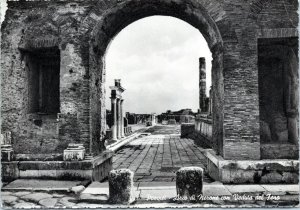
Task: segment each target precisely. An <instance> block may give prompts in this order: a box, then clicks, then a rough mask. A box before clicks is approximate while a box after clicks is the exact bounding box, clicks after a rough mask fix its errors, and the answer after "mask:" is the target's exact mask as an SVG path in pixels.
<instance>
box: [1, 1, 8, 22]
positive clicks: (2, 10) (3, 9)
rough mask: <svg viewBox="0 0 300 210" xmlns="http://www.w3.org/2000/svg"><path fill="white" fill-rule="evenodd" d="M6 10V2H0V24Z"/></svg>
mask: <svg viewBox="0 0 300 210" xmlns="http://www.w3.org/2000/svg"><path fill="white" fill-rule="evenodd" d="M6 9H7V5H6V0H0V14H1V15H0V23H2V21H3V20H4V14H5V11H6Z"/></svg>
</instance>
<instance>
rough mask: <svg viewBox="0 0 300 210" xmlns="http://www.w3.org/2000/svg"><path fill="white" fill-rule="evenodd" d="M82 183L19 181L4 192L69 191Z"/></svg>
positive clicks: (40, 180)
mask: <svg viewBox="0 0 300 210" xmlns="http://www.w3.org/2000/svg"><path fill="white" fill-rule="evenodd" d="M80 183H81V181H62V180H42V179H17V180H15V181H13V182H11V183H9V184H8V185H6V186H5V187H3V188H2V190H14V191H16V190H17V191H21V190H33V191H34V190H39V191H68V190H69V189H70V188H72V187H74V186H77V185H79V184H80Z"/></svg>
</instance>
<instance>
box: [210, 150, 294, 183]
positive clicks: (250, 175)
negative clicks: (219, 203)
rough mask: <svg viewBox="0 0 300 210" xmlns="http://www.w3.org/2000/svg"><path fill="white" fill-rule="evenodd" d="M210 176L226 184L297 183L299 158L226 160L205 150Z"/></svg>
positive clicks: (211, 151)
mask: <svg viewBox="0 0 300 210" xmlns="http://www.w3.org/2000/svg"><path fill="white" fill-rule="evenodd" d="M204 155H205V156H206V158H207V171H208V174H209V176H210V177H212V178H213V179H215V180H217V181H221V182H222V183H224V184H243V183H260V184H275V183H276V184H279V183H285V184H297V183H298V182H299V161H298V160H287V159H281V160H279V159H277V160H252V161H251V160H249V161H248V160H224V159H223V158H222V157H221V156H218V155H216V154H215V152H214V151H213V150H212V149H208V150H206V151H205V152H204Z"/></svg>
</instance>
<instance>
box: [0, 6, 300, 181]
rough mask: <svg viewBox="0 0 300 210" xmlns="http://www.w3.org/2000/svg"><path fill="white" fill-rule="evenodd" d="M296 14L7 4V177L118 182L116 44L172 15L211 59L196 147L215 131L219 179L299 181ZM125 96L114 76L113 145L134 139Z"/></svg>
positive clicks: (212, 158) (290, 10)
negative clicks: (142, 25)
mask: <svg viewBox="0 0 300 210" xmlns="http://www.w3.org/2000/svg"><path fill="white" fill-rule="evenodd" d="M297 8H298V2H297V1H296V0H290V1H270V0H250V1H217V0H201V1H200V0H156V1H141V0H85V1H81V0H64V1H54V0H31V1H23V0H17V1H16V0H8V10H7V11H6V17H5V21H4V22H3V24H2V28H1V32H2V34H1V35H2V42H1V69H2V71H1V78H2V83H1V116H2V124H1V128H2V129H1V133H2V134H3V138H4V141H3V142H5V143H4V144H5V145H10V146H3V145H2V148H5V147H6V148H7V149H6V150H2V176H3V179H4V180H7V179H10V180H13V179H17V178H45V177H46V178H47V177H51V178H63V177H66V176H67V177H69V178H70V179H73V178H74V179H75V178H82V179H92V180H102V179H103V178H105V177H107V176H108V173H109V171H110V170H111V164H112V160H111V157H112V154H111V152H110V151H109V150H107V148H106V146H105V145H106V142H105V141H107V139H106V138H105V136H106V130H107V126H106V107H105V98H107V97H109V93H107V92H106V91H105V75H106V72H105V53H106V50H107V47H108V45H109V44H110V42H111V41H112V40H113V38H114V37H115V36H116V35H117V34H118V32H120V31H121V30H122V29H123V28H125V27H126V26H128V25H129V24H131V23H133V22H134V21H136V20H139V19H141V18H144V17H148V16H153V15H164V16H173V17H176V18H179V19H181V20H183V21H186V22H187V23H189V24H191V25H192V26H194V27H195V28H197V29H198V30H199V33H200V32H201V33H202V34H203V36H204V38H205V39H206V41H207V43H208V46H209V48H210V50H211V53H212V56H213V61H212V91H211V94H210V101H211V102H210V103H209V104H210V105H209V106H207V99H206V96H204V93H205V90H204V88H205V85H204V84H205V78H204V75H205V73H204V72H205V67H204V66H205V60H204V59H203V58H201V59H200V66H201V68H200V70H201V72H200V73H201V74H200V76H201V78H200V81H199V84H200V88H201V91H200V99H201V100H200V107H199V108H200V109H201V113H200V115H199V117H198V118H199V119H198V118H197V119H195V120H196V129H194V130H195V132H191V134H193V138H194V139H195V142H197V141H201V139H202V138H201V133H202V130H203V132H206V133H205V139H206V140H205V142H206V145H207V147H210V148H211V149H208V150H207V152H206V153H205V155H206V158H207V159H208V162H209V164H208V169H207V170H208V171H209V174H210V175H211V177H213V178H214V179H215V180H220V181H222V182H224V183H266V182H268V180H272V182H273V183H282V182H284V183H297V182H298V176H299V161H298V158H299V157H298V154H299V152H298V144H299V142H298V139H299V123H298V122H299V110H298V106H299V98H298V97H299V75H298V71H297V70H298V60H299V59H298V56H299V55H298V41H297V40H298V36H299V35H298V31H297V26H298V13H297ZM199 47H200V46H199ZM170 76H171V75H170ZM123 91H124V89H123V88H122V87H121V84H120V82H119V81H116V84H115V86H114V87H112V92H111V100H112V116H113V129H112V136H113V139H114V140H117V139H120V138H122V137H123V136H124V129H123V128H124V126H123V123H124V121H123V120H122V119H123V112H124V110H122V98H121V96H120V94H121V92H123ZM204 100H205V102H204ZM209 107H210V108H209ZM203 112H205V113H203ZM203 114H204V115H203ZM208 116H209V117H208ZM203 118H205V120H203ZM175 123H176V122H175ZM201 126H202V127H201ZM190 128H191V127H189V129H190ZM196 131H197V132H196ZM8 133H10V134H11V135H7V134H8ZM195 133H196V134H195ZM8 136H9V137H8ZM202 136H203V135H202ZM7 139H10V140H11V141H10V140H9V141H8V140H7ZM7 142H10V143H7ZM72 149H74V150H76V151H78V150H81V149H82V151H83V150H84V159H83V160H79V161H69V159H68V158H65V161H63V160H64V155H63V154H64V151H65V150H68V151H70V150H72ZM81 154H83V153H81ZM71 159H72V158H71ZM45 161H49V163H47V164H46V163H45ZM266 168H267V169H268V170H266ZM49 171H55V173H50V172H49ZM245 174H246V175H245ZM274 177H276V178H274ZM273 178H274V179H273Z"/></svg>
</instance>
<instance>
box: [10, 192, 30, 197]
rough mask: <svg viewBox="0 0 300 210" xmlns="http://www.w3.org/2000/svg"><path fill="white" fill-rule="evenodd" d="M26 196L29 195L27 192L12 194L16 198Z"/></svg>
mask: <svg viewBox="0 0 300 210" xmlns="http://www.w3.org/2000/svg"><path fill="white" fill-rule="evenodd" d="M28 194H30V192H29V191H19V192H15V193H14V195H15V196H18V197H22V196H24V195H28Z"/></svg>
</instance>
